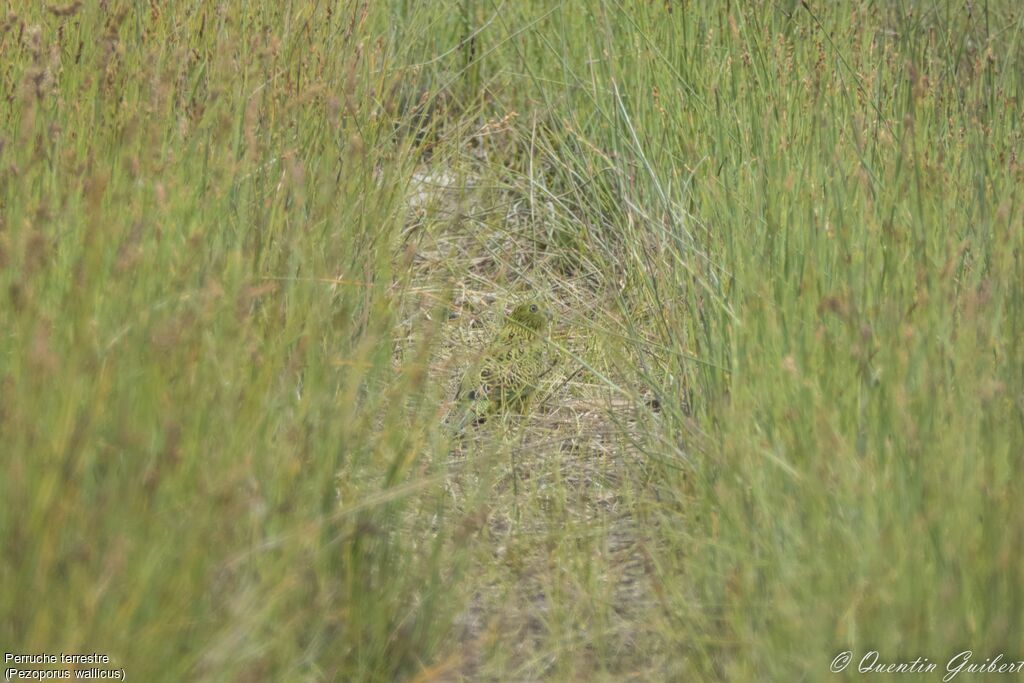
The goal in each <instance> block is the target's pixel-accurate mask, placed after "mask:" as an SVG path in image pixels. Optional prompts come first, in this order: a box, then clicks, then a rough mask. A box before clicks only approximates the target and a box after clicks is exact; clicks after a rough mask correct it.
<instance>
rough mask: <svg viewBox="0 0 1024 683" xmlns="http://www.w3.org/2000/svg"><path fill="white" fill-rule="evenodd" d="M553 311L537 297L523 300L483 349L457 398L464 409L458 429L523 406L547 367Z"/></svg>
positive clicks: (463, 380) (524, 406)
mask: <svg viewBox="0 0 1024 683" xmlns="http://www.w3.org/2000/svg"><path fill="white" fill-rule="evenodd" d="M550 323H551V313H550V312H549V311H548V310H547V309H546V308H545V307H544V306H543V305H542V304H540V303H538V302H527V303H521V304H519V305H518V306H516V307H515V310H513V311H512V315H510V316H509V317H508V319H507V320H506V321H505V325H504V326H503V327H502V328H501V329H500V330H499V331H498V333H497V335H495V337H494V340H493V341H491V343H490V345H489V346H488V347H487V350H486V351H485V353H484V354H483V355H482V356H481V357H480V359H479V360H478V361H477V362H476V363H474V364H473V366H471V367H470V369H469V370H468V371H467V372H466V374H465V376H463V378H462V381H461V382H460V383H459V389H458V391H457V392H456V394H455V400H456V402H457V403H458V404H459V405H460V409H459V410H460V411H461V412H462V416H461V419H460V420H459V423H458V429H460V430H461V429H462V428H463V427H464V426H465V425H466V424H467V423H469V422H472V423H473V424H480V423H482V422H484V421H486V420H487V418H488V416H490V415H492V414H494V413H497V412H502V411H509V410H511V411H515V412H524V411H525V410H526V408H527V407H528V406H529V403H530V398H531V397H532V394H533V392H534V390H535V389H536V388H537V382H538V380H539V379H540V378H541V376H542V375H543V374H544V372H545V371H546V369H547V367H546V365H547V363H546V356H547V354H546V351H547V344H546V341H547V340H546V333H547V329H548V326H549V325H550Z"/></svg>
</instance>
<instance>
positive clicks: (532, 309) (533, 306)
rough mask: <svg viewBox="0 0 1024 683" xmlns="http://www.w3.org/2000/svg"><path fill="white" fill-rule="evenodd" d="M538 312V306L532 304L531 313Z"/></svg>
mask: <svg viewBox="0 0 1024 683" xmlns="http://www.w3.org/2000/svg"><path fill="white" fill-rule="evenodd" d="M536 312H537V304H530V313H536Z"/></svg>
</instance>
